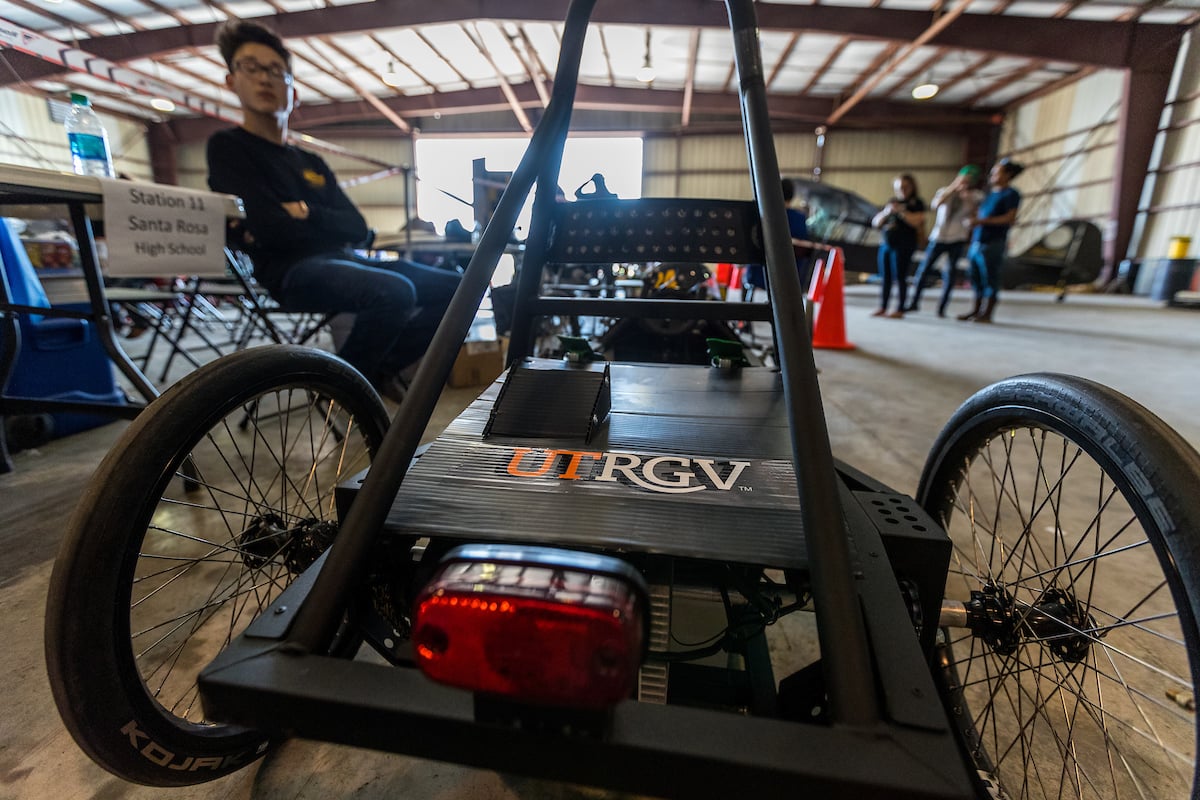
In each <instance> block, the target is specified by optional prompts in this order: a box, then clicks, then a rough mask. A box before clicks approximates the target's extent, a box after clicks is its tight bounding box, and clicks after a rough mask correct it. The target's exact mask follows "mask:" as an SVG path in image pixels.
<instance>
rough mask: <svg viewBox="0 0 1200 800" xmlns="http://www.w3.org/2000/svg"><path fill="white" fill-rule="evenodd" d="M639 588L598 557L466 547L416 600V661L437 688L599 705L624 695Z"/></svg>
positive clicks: (630, 678) (631, 667) (639, 624)
mask: <svg viewBox="0 0 1200 800" xmlns="http://www.w3.org/2000/svg"><path fill="white" fill-rule="evenodd" d="M644 597H645V585H644V583H643V582H642V580H641V576H640V575H639V574H638V573H637V572H636V571H635V570H634V569H633V568H632V567H630V566H629V565H628V564H626V563H624V562H622V561H620V560H618V559H614V558H609V557H607V556H596V555H591V554H587V553H575V552H572V551H566V550H556V549H552V548H544V547H512V546H505V545H467V546H464V547H459V548H456V549H455V550H453V551H451V552H450V553H449V554H447V556H446V557H445V558H444V559H443V561H442V564H441V565H440V566H439V568H438V571H437V573H436V574H435V575H434V577H433V579H432V580H431V581H430V582H429V583H428V584H427V585H426V586H425V588H424V589H422V591H421V593H420V595H419V596H418V597H417V603H416V617H415V620H414V624H413V645H414V650H415V652H416V657H417V664H418V665H419V666H420V668H421V671H422V672H424V673H425V675H426V676H428V677H429V678H431V679H433V680H435V681H438V682H440V683H446V684H449V685H451V686H457V687H460V688H463V689H470V690H472V691H476V692H483V693H487V694H493V695H499V696H502V697H507V698H511V699H515V700H519V701H522V702H529V703H537V704H544V705H553V706H564V707H570V708H592V709H595V708H603V707H606V706H610V705H612V704H614V703H616V702H617V701H618V700H621V699H623V698H625V697H629V696H630V694H631V692H632V690H633V687H634V685H635V683H636V678H637V670H638V667H639V666H640V665H641V661H642V656H643V653H644V650H645V630H646V623H645V620H644V614H645V608H646V604H645V600H644Z"/></svg>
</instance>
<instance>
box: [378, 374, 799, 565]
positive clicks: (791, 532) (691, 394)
mask: <svg viewBox="0 0 1200 800" xmlns="http://www.w3.org/2000/svg"><path fill="white" fill-rule="evenodd" d="M530 363H531V364H532V365H533V366H539V365H544V366H546V367H548V368H557V364H556V363H555V362H537V361H532V362H530ZM498 389H499V383H498V382H497V383H496V384H493V385H492V386H491V387H489V388H488V390H487V391H486V392H485V393H484V394H483V395H482V396H481V397H480V398H479V399H478V400H476V401H475V402H474V403H473V404H472V405H471V406H470V407H469V408H468V409H467V410H466V411H465V412H464V413H463V414H462V415H461V416H460V417H459V418H458V419H457V420H456V421H455V422H454V423H452V424H451V425H450V427H449V428H447V430H446V432H445V433H443V435H442V436H441V437H440V438H439V439H438V440H437V442H435V443H434V445H433V446H432V447H430V449H429V450H428V452H426V453H425V455H424V456H422V457H421V459H420V460H419V461H418V462H417V464H416V465H415V466H414V467H413V468H412V469H411V470H410V472H409V474H408V476H407V477H406V478H405V481H404V484H403V486H402V487H401V490H400V493H399V494H398V495H397V497H396V502H395V504H394V505H393V507H392V510H391V513H390V515H389V517H388V522H387V529H388V530H389V531H393V532H404V533H409V534H416V535H421V536H451V537H456V538H468V539H472V540H477V541H489V540H510V541H511V540H518V541H528V542H537V543H542V544H555V543H558V544H564V545H576V546H601V547H606V548H615V549H619V550H625V551H635V552H651V553H660V554H669V555H675V556H682V557H690V558H701V559H716V560H723V561H737V562H743V563H751V564H762V565H769V566H777V567H803V566H804V565H805V564H806V557H805V548H804V538H803V535H802V530H801V527H802V526H801V521H800V513H799V501H798V499H797V494H796V486H795V478H794V475H793V469H792V463H791V446H790V442H789V439H788V435H787V425H786V418H785V413H784V403H783V393H782V389H781V382H780V377H779V375H778V373H776V372H774V371H771V370H766V369H747V370H743V371H741V372H739V373H734V374H732V375H728V374H725V373H722V372H719V371H718V370H714V369H709V368H707V367H694V366H663V365H644V366H643V365H627V364H626V365H614V366H613V368H612V401H613V410H612V414H611V416H610V418H609V420H608V422H607V423H606V424H604V425H602V426H601V428H600V430H599V431H598V433H597V434H596V436H595V437H594V438H593V440H592V442H590V443H586V442H584V441H583V439H582V438H580V439H578V440H564V439H541V440H536V441H530V440H520V441H518V440H516V439H514V438H507V437H490V438H488V439H486V440H484V439H483V438H482V433H483V429H484V425H485V424H486V422H487V418H488V414H489V411H490V409H491V406H492V403H493V402H494V400H495V398H496V395H497V393H498ZM542 402H546V403H549V402H552V399H551V398H545V399H543V400H542Z"/></svg>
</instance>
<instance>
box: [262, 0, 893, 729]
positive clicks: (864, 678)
mask: <svg viewBox="0 0 1200 800" xmlns="http://www.w3.org/2000/svg"><path fill="white" fill-rule="evenodd" d="M594 5H595V0H572V3H571V6H570V9H569V11H568V13H567V18H566V22H565V25H564V31H563V38H562V45H561V48H560V51H559V63H558V67H557V70H556V73H555V81H554V89H553V93H552V96H551V101H550V103H549V105H548V106H547V108H546V112H545V116H544V117H543V119H542V121H541V123H540V124H539V125H538V127H537V129H536V130H535V132H534V134H533V138H532V140H531V141H530V144H529V148H528V149H527V150H526V152H525V155H524V156H523V157H522V159H521V162H520V164H519V165H518V167H517V169H516V171H515V172H514V173H513V176H512V180H511V181H510V183H509V185H508V188H507V189H506V190H505V192H504V194H503V196H502V197H501V199H500V203H499V205H498V207H497V209H496V212H495V215H494V216H493V217H492V219H491V221H490V222H489V223H488V226H487V228H486V230H485V231H484V233H483V238H482V239H481V241H480V242H479V245H478V247H477V248H476V251H475V254H474V255H473V256H472V258H471V261H470V263H469V265H468V267H467V270H466V273H465V274H464V275H463V281H462V285H461V286H460V288H459V290H458V292H457V293H456V294H455V296H454V299H453V300H452V301H451V303H450V306H449V308H448V309H447V311H446V314H445V316H444V317H443V320H442V323H441V325H440V326H439V328H438V331H437V334H436V335H435V336H434V338H433V341H432V343H431V344H430V347H429V350H428V352H427V353H426V357H425V359H424V361H423V362H422V364H421V367H420V368H419V369H418V371H417V374H416V377H415V379H414V381H413V384H412V387H411V390H410V391H409V394H408V396H407V397H406V398H405V402H404V405H403V406H402V407H401V409H400V410H399V411H398V412H397V414H396V417H395V419H394V420H393V421H392V425H391V428H390V429H389V431H388V433H387V436H386V437H385V439H384V442H383V444H382V446H381V447H380V451H379V452H378V453H377V454H376V456H375V459H374V461H373V463H372V467H371V470H370V472H369V474H368V476H367V478H366V480H365V481H364V483H363V485H362V489H361V491H360V492H359V495H358V497H357V498H356V500H355V502H354V504H353V505H352V506H351V509H350V511H349V513H348V514H347V516H346V519H345V520H344V522H343V523H342V525H341V529H340V532H339V534H338V537H337V540H336V541H335V543H334V545H333V547H332V548H331V549H330V551H329V555H328V558H327V560H326V563H325V565H324V567H323V568H322V569H321V571H320V574H319V575H317V577H316V580H315V582H314V584H313V588H312V591H311V593H310V594H309V596H308V598H307V600H306V601H305V602H304V604H303V605H302V607H301V608H300V609H299V611H298V612H297V616H296V620H295V623H294V625H293V626H292V628H291V631H290V632H289V635H288V641H287V645H286V647H290V648H299V649H300V650H302V651H304V652H313V653H323V652H324V651H325V650H326V649H327V648H328V646H329V643H330V642H331V641H332V640H333V637H334V635H335V633H336V631H337V628H338V626H339V624H340V623H341V620H342V616H343V612H344V609H345V608H346V605H347V602H348V600H349V592H350V591H351V589H352V587H354V586H355V585H357V583H358V581H359V579H361V578H362V577H363V575H364V573H365V571H366V568H367V566H368V559H369V554H370V550H371V546H372V544H373V543H374V539H375V537H376V536H378V535H379V531H380V530H382V528H383V525H384V522H385V520H386V518H387V515H388V512H389V511H390V509H391V505H392V502H393V500H394V498H395V496H396V494H397V492H398V490H399V488H400V485H401V483H402V482H403V480H404V476H405V474H406V473H407V470H408V465H409V463H410V462H411V460H412V457H413V455H414V453H415V452H416V448H417V445H418V444H419V442H420V437H421V435H422V433H423V431H424V428H425V425H426V424H427V422H428V420H429V419H430V418H431V417H432V416H433V410H434V408H435V406H436V404H437V401H438V398H439V396H440V393H441V387H442V386H443V385H444V384H445V382H446V379H447V378H448V377H449V373H450V369H451V367H452V365H453V363H454V358H455V356H456V354H457V353H458V349H459V346H460V345H461V343H462V341H463V340H464V339H465V338H466V335H467V332H468V331H469V329H470V325H471V322H472V320H473V319H474V315H475V311H476V309H477V308H478V307H479V305H480V303H481V302H482V300H483V295H484V293H485V292H486V290H487V288H488V284H489V282H490V280H491V277H492V275H493V273H494V272H495V269H496V265H497V264H498V263H499V260H500V257H501V255H502V254H503V253H504V249H505V245H506V244H507V241H508V237H509V235H510V233H511V231H512V230H513V227H514V226H515V225H516V221H517V216H518V214H519V212H520V209H521V206H522V205H523V204H524V201H525V198H526V197H527V196H528V194H529V191H530V190H531V189H532V188H533V185H534V182H535V180H536V183H537V193H536V195H535V198H534V209H533V219H532V221H531V226H530V235H529V242H530V243H531V245H530V246H531V248H532V249H533V252H527V254H526V255H527V258H528V259H529V261H530V263H534V264H540V263H542V261H543V260H544V256H545V250H546V243H547V242H549V240H550V233H551V232H550V230H549V226H550V225H551V220H552V218H553V213H552V211H553V206H554V203H555V190H556V189H557V185H558V173H559V168H560V163H561V160H562V152H563V148H564V146H565V143H566V139H567V132H568V129H569V126H570V120H571V111H572V106H573V104H574V97H575V87H576V85H577V83H578V77H579V62H580V58H581V56H582V51H583V43H584V39H585V36H586V33H587V27H588V20H589V17H590V15H591V10H592V7H593V6H594ZM726 5H727V8H728V12H729V18H730V25H731V28H732V31H733V37H734V55H735V61H736V63H737V65H738V74H739V96H740V100H741V108H742V121H743V125H744V127H745V134H746V143H747V149H748V154H749V158H750V167H751V179H752V182H753V185H754V193H755V197H756V200H757V204H758V209H759V214H760V216H761V219H762V225H763V235H764V244H765V249H766V267H767V275H768V278H769V284H770V298H771V308H772V309H773V311H772V313H773V316H774V324H775V329H776V331H777V335H778V338H779V340H780V344H781V347H780V363H781V367H782V376H783V385H784V393H785V400H786V404H787V409H788V420H789V423H790V426H791V436H792V452H793V458H794V461H795V473H796V482H797V486H798V490H799V494H800V497H801V508H802V515H803V522H804V531H805V536H806V541H807V545H808V553H809V559H810V562H811V573H812V576H811V579H812V584H813V595H814V599H815V605H816V613H817V619H818V628H819V637H820V644H821V654H822V662H823V668H824V671H825V677H826V685H827V687H828V692H829V700H830V706H831V713H832V717H833V720H834V721H835V722H836V723H839V724H843V725H852V726H866V725H869V724H872V723H875V722H877V721H878V720H879V718H880V717H879V713H880V712H879V706H878V701H877V698H876V694H875V692H876V689H875V681H874V678H873V671H872V669H871V661H870V657H869V653H868V647H867V637H866V633H865V627H864V624H863V617H862V611H861V607H860V604H859V597H858V592H857V591H856V589H855V585H854V580H853V577H852V574H851V561H850V552H849V545H848V538H847V531H846V523H845V518H844V514H843V510H842V507H841V503H840V500H839V487H838V482H837V477H836V472H835V469H834V461H833V454H832V451H831V448H830V443H829V434H828V429H827V427H826V424H825V417H824V411H823V409H822V405H821V398H820V391H819V388H818V385H817V370H816V364H815V361H814V359H813V352H812V346H811V341H810V340H809V335H808V327H807V324H806V321H805V313H804V297H803V293H802V291H801V287H800V279H799V276H798V274H797V272H796V269H795V261H794V255H793V251H792V245H791V237H790V234H789V232H788V227H787V222H786V213H785V210H784V204H783V194H782V191H781V188H780V175H779V165H778V161H777V159H776V154H775V146H774V141H773V139H772V134H771V128H770V118H769V115H768V111H767V103H766V87H765V84H764V81H763V70H762V63H761V57H760V51H759V48H758V32H757V23H756V21H755V14H754V8H753V4H752V0H726ZM537 248H541V249H540V250H537ZM540 271H541V270H540V269H537V270H535V269H522V270H521V275H520V278H519V279H518V289H517V298H516V307H515V309H514V328H513V332H512V333H513V341H514V342H524V341H528V340H529V333H530V330H531V324H532V315H531V314H529V313H528V310H529V308H530V305H529V304H530V303H532V302H533V300H532V298H534V297H535V296H536V294H537V290H538V283H539V279H540ZM800 431H803V432H804V435H803V436H800V434H799V432H800Z"/></svg>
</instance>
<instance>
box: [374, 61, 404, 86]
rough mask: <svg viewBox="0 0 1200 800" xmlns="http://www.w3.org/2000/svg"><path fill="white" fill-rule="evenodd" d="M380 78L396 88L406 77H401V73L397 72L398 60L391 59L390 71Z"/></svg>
mask: <svg viewBox="0 0 1200 800" xmlns="http://www.w3.org/2000/svg"><path fill="white" fill-rule="evenodd" d="M379 80H381V81H383V82H384V83H386V84H387V85H388V86H391V87H393V88H395V87H397V86H399V85H400V84H401V83H403V81H404V78H403V77H401V75H400V73H398V72H396V62H395V61H389V62H388V71H387V72H385V73H383V74H382V75H380V76H379Z"/></svg>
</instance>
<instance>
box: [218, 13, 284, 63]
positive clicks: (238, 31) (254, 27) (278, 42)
mask: <svg viewBox="0 0 1200 800" xmlns="http://www.w3.org/2000/svg"><path fill="white" fill-rule="evenodd" d="M247 42H256V43H258V44H263V45H266V46H267V47H269V48H271V49H272V50H274V51H275V52H276V53H278V54H279V57H280V58H282V59H283V63H284V64H285V65H287V68H288V69H289V70H290V69H291V68H292V54H291V53H289V52H288V49H287V48H286V47H284V46H283V39H280V38H279V34H277V33H275V31H273V30H271V29H270V28H267V27H265V26H263V25H260V24H259V23H257V22H246V21H244V20H240V19H231V20H227V21H226V22H224V23H223V24H222V25H221V27H219V28H217V49H218V50H220V51H221V58H223V59H225V66H227V67H229V70H230V71H231V72H232V71H233V57H234V55H235V54H236V53H237V51H238V48H240V47H241V46H242V45H244V44H246V43H247Z"/></svg>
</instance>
